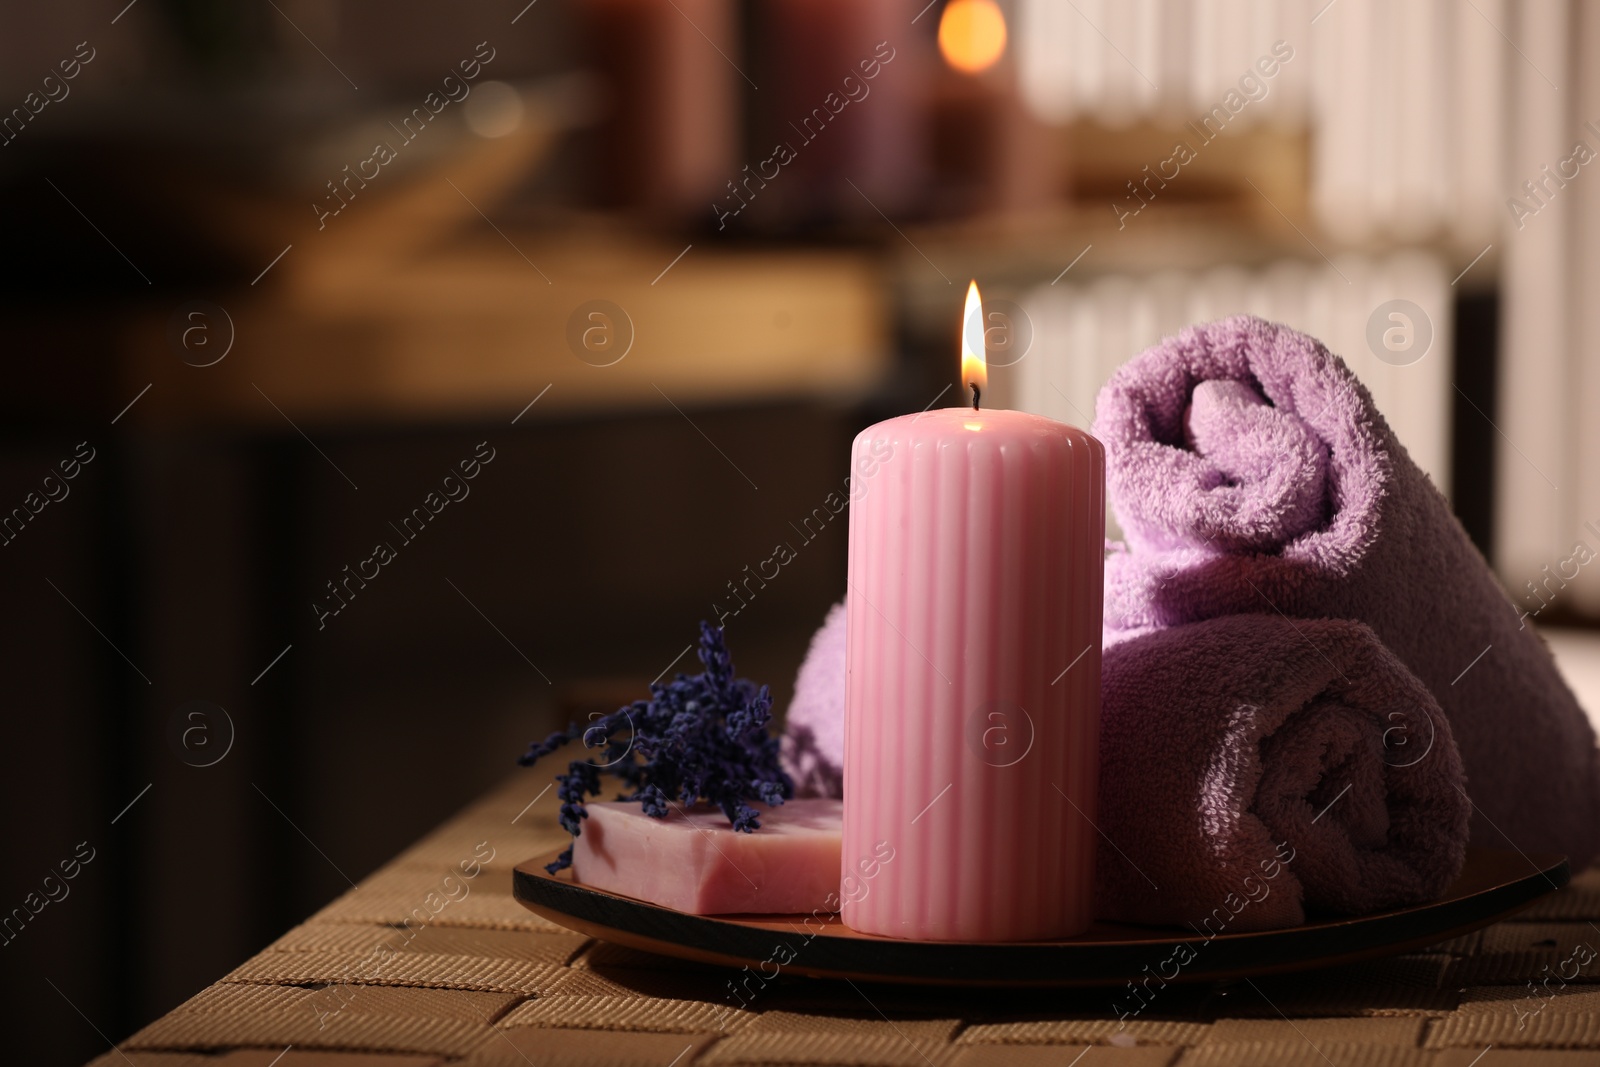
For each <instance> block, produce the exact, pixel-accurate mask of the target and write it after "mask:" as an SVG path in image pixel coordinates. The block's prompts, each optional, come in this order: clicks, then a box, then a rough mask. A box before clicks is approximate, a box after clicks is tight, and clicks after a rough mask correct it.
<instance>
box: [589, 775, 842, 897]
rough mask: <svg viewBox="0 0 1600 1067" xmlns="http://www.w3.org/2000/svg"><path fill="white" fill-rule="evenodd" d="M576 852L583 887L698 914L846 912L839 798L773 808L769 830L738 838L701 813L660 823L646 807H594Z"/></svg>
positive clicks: (723, 821)
mask: <svg viewBox="0 0 1600 1067" xmlns="http://www.w3.org/2000/svg"><path fill="white" fill-rule="evenodd" d="M584 806H585V807H586V808H588V811H589V818H588V819H586V820H585V821H584V824H583V833H581V834H580V835H578V840H577V842H576V844H575V845H574V846H573V850H572V873H573V875H574V876H575V877H576V878H577V880H578V881H579V882H581V883H582V884H584V885H590V886H594V887H595V888H596V889H604V890H607V891H608V892H612V893H621V894H623V895H625V896H630V897H636V898H638V899H639V900H644V901H648V902H650V903H651V904H659V905H661V906H662V907H664V908H673V909H676V910H677V911H684V912H688V913H690V914H691V915H734V914H793V913H796V912H810V911H814V910H823V911H837V910H838V908H839V836H840V828H841V823H842V819H843V806H842V805H841V803H840V802H839V801H837V800H823V799H807V800H791V801H789V802H788V803H786V804H784V805H782V806H781V807H777V808H769V807H767V806H766V805H765V804H756V805H754V807H755V808H756V809H757V810H759V811H760V812H761V829H759V830H756V831H755V832H754V833H748V834H741V833H735V832H734V830H733V829H732V828H731V827H730V826H729V825H728V820H727V818H726V817H725V816H724V815H723V814H722V812H721V811H719V810H717V809H715V808H710V807H700V808H693V809H690V810H689V812H688V813H687V816H685V814H684V813H683V812H681V811H676V810H675V811H674V812H673V813H672V814H671V815H669V816H667V817H666V818H665V819H652V818H651V817H650V816H648V815H646V814H645V813H644V811H643V810H642V809H641V808H640V806H639V805H638V804H637V803H632V802H625V801H609V802H604V803H598V804H586V805H584Z"/></svg>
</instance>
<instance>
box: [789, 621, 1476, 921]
mask: <svg viewBox="0 0 1600 1067" xmlns="http://www.w3.org/2000/svg"><path fill="white" fill-rule="evenodd" d="M843 634H844V612H843V610H842V606H841V607H836V608H835V609H834V610H833V611H832V612H830V613H829V615H828V620H827V622H826V623H824V624H823V627H822V629H821V630H820V631H818V633H817V635H816V637H815V638H813V639H812V643H811V651H810V653H809V654H808V655H807V658H806V661H805V664H804V665H803V666H802V667H801V669H800V676H799V678H798V680H797V682H796V685H795V702H794V704H793V705H792V706H791V708H790V711H789V724H788V734H787V735H786V737H785V745H784V752H785V757H786V759H787V760H789V761H790V762H789V763H788V766H787V769H788V770H789V772H790V773H791V774H792V775H794V777H795V781H796V783H797V790H798V789H804V790H806V791H807V792H808V794H809V795H820V796H838V795H839V793H840V788H841V783H842V780H843V776H842V774H841V767H842V765H843V760H844V747H843V739H842V736H841V731H840V727H841V726H842V723H843V720H844V651H843ZM1110 636H1111V637H1112V638H1113V639H1114V643H1108V647H1107V648H1106V650H1105V655H1104V659H1103V661H1102V667H1101V677H1102V701H1103V706H1102V710H1101V728H1100V760H1101V767H1100V811H1099V815H1098V817H1097V820H1096V821H1097V824H1098V825H1099V827H1100V829H1101V830H1102V831H1104V836H1103V837H1102V839H1101V846H1100V855H1099V857H1098V859H1097V869H1096V875H1095V877H1096V886H1095V896H1096V901H1097V905H1096V914H1097V915H1098V916H1099V917H1100V918H1103V919H1117V920H1124V921H1130V922H1146V923H1161V924H1168V925H1184V924H1191V923H1192V924H1194V925H1196V926H1200V927H1202V928H1203V930H1204V931H1207V932H1213V933H1214V932H1220V931H1219V930H1218V929H1217V924H1218V923H1224V924H1225V926H1226V929H1227V931H1228V932H1230V933H1238V932H1241V931H1244V930H1263V929H1272V928H1276V927H1282V926H1291V925H1295V924H1298V923H1300V922H1303V921H1304V918H1305V909H1306V908H1307V907H1311V908H1314V909H1317V910H1321V911H1336V912H1345V913H1351V914H1360V913H1363V912H1370V911H1375V910H1379V909H1382V908H1386V907H1398V906H1402V905H1407V904H1416V903H1421V902H1423V901H1426V900H1430V899H1433V898H1434V897H1436V896H1438V894H1439V893H1440V892H1441V891H1442V890H1443V889H1444V888H1445V887H1446V886H1447V885H1448V884H1449V882H1450V880H1451V879H1452V878H1453V877H1455V875H1456V874H1457V873H1458V872H1459V870H1460V867H1461V860H1462V855H1463V850H1464V847H1465V844H1466V836H1467V815H1468V810H1469V807H1468V803H1467V799H1466V795H1465V794H1464V793H1463V792H1461V788H1460V787H1461V762H1460V758H1459V756H1458V755H1457V752H1456V747H1455V742H1454V740H1453V739H1452V737H1451V735H1450V727H1449V724H1448V723H1447V722H1446V720H1445V718H1444V716H1443V715H1442V714H1441V713H1440V711H1439V705H1438V703H1437V702H1436V701H1435V700H1434V699H1433V697H1432V696H1431V695H1430V694H1429V693H1428V691H1427V689H1426V688H1425V687H1424V686H1423V685H1422V683H1421V682H1419V681H1418V680H1417V679H1416V677H1415V676H1413V675H1412V674H1411V672H1410V671H1408V670H1407V669H1406V668H1405V666H1404V665H1403V664H1401V663H1400V662H1399V660H1397V659H1395V657H1394V656H1393V655H1392V654H1390V653H1389V652H1388V651H1386V650H1385V649H1384V648H1383V646H1382V645H1381V644H1380V643H1379V642H1378V640H1377V638H1376V637H1374V636H1373V634H1372V631H1371V630H1369V629H1367V627H1365V626H1363V625H1362V624H1361V623H1358V622H1343V621H1338V620H1305V621H1301V622H1291V621H1289V620H1287V619H1285V618H1283V617H1281V616H1278V615H1275V614H1274V615H1233V616H1226V617H1223V618H1219V619H1215V620H1211V621H1208V622H1202V623H1194V624H1190V625H1187V626H1180V627H1174V628H1171V629H1161V630H1155V631H1151V632H1147V633H1143V634H1139V633H1124V634H1114V635H1110ZM1346 786H1348V787H1349V788H1348V789H1346V788H1345V787H1346ZM1158 887H1159V888H1158ZM1246 902H1248V903H1246ZM1218 909H1222V910H1218Z"/></svg>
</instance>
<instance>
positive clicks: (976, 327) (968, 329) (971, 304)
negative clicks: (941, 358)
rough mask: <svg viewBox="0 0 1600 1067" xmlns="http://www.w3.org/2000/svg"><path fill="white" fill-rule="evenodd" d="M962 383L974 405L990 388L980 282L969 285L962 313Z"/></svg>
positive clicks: (974, 405)
mask: <svg viewBox="0 0 1600 1067" xmlns="http://www.w3.org/2000/svg"><path fill="white" fill-rule="evenodd" d="M961 383H962V384H963V385H965V386H966V387H967V389H968V391H969V392H971V393H972V394H973V396H972V406H973V407H974V408H976V407H977V406H978V394H979V393H982V392H983V390H985V389H987V388H989V363H988V360H987V359H986V358H985V356H984V345H983V298H982V297H980V296H979V295H978V283H977V281H973V282H972V283H971V284H970V285H968V286H967V305H966V308H965V309H964V310H963V311H962V313H961Z"/></svg>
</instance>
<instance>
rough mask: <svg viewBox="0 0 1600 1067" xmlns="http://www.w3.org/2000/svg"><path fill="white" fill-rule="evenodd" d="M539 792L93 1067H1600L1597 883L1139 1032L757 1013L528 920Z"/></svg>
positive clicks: (1129, 1027)
mask: <svg viewBox="0 0 1600 1067" xmlns="http://www.w3.org/2000/svg"><path fill="white" fill-rule="evenodd" d="M535 786H536V783H535V781H534V779H533V777H532V776H531V775H527V776H523V777H519V778H517V779H514V780H513V781H511V782H509V783H508V784H507V785H506V786H505V787H503V788H501V789H499V790H496V791H495V792H493V793H491V794H490V795H489V796H487V797H485V798H484V799H483V800H481V801H479V802H478V803H477V804H475V805H473V806H472V807H470V808H468V809H467V810H466V811H464V812H462V813H461V814H460V815H458V816H457V817H456V818H454V819H452V820H451V821H450V822H449V823H447V824H446V825H445V826H443V827H441V828H440V829H438V830H436V831H435V832H433V833H432V834H430V835H428V836H427V837H426V838H424V839H423V840H421V841H419V842H418V843H417V844H416V845H414V846H413V847H412V848H410V849H408V850H407V851H406V852H405V853H403V854H402V855H400V856H399V857H397V858H396V859H395V860H394V861H393V862H392V863H390V864H389V865H388V866H386V867H384V868H383V869H382V870H380V871H377V872H375V873H374V874H373V875H371V876H370V877H369V878H367V879H366V880H365V882H364V883H363V884H362V885H361V886H360V887H358V888H356V889H353V890H351V891H350V892H349V893H347V894H345V895H344V896H343V897H341V898H339V899H338V900H336V901H334V902H333V903H332V904H330V905H328V906H327V907H326V908H324V909H323V910H322V911H320V912H318V913H317V914H316V915H313V916H312V917H311V918H310V919H309V920H307V921H306V922H305V923H304V924H303V925H301V926H297V927H295V928H294V929H293V930H291V931H289V932H288V933H287V934H285V935H284V936H283V937H281V938H279V939H278V940H277V941H276V942H274V943H273V944H272V945H270V946H268V947H267V949H266V950H265V951H263V952H262V953H260V954H259V955H257V956H255V957H254V958H253V959H250V960H247V961H245V962H244V963H243V964H241V965H240V966H239V967H238V968H236V969H235V970H234V971H232V972H231V973H229V974H228V975H226V976H224V977H223V978H222V980H221V981H219V982H218V983H217V984H216V985H214V986H212V987H210V988H209V989H206V990H204V991H203V992H201V993H200V994H198V995H197V996H195V997H194V998H192V999H191V1000H189V1001H188V1002H187V1003H185V1004H183V1005H181V1006H180V1007H179V1008H178V1009H177V1010H175V1011H173V1012H171V1013H170V1014H168V1015H166V1016H165V1017H163V1018H161V1019H158V1020H156V1021H155V1022H153V1023H151V1024H150V1025H149V1026H147V1027H145V1028H144V1029H143V1030H140V1031H139V1032H138V1033H136V1034H134V1035H133V1036H132V1037H130V1038H128V1039H127V1040H126V1041H124V1042H122V1043H121V1044H120V1045H119V1046H118V1047H117V1048H116V1049H113V1050H111V1051H108V1052H107V1053H106V1054H105V1055H103V1056H101V1057H99V1058H98V1059H96V1060H94V1061H93V1067H428V1065H434V1064H450V1065H452V1067H454V1065H460V1067H688V1065H689V1064H697V1065H719V1067H734V1065H739V1064H786V1065H810V1064H874V1065H884V1067H894V1065H904V1067H985V1065H990V1064H994V1065H1002V1064H1004V1065H1020V1067H1030V1065H1033V1064H1039V1065H1044V1064H1050V1065H1052V1067H1066V1065H1068V1064H1071V1065H1073V1067H1097V1065H1099V1067H1173V1065H1179V1067H1195V1065H1213V1064H1215V1065H1224V1064H1226V1065H1238V1067H1249V1065H1255V1064H1260V1065H1263V1067H1302V1065H1303V1067H1333V1065H1340V1067H1342V1065H1344V1064H1357V1063H1359V1064H1380V1065H1395V1067H1411V1065H1427V1067H1516V1065H1524V1064H1526V1065H1529V1067H1578V1065H1580V1064H1582V1065H1587V1067H1593V1065H1596V1064H1600V958H1596V957H1597V953H1600V870H1597V871H1593V872H1589V873H1587V874H1583V875H1580V876H1578V877H1577V878H1576V879H1575V880H1574V883H1573V885H1572V886H1571V887H1570V888H1568V889H1566V890H1564V891H1562V892H1561V893H1558V894H1555V895H1553V896H1551V897H1549V898H1546V899H1545V900H1542V901H1540V902H1539V903H1537V904H1536V905H1535V906H1534V907H1533V908H1532V909H1530V910H1529V911H1527V912H1524V913H1522V914H1521V915H1519V916H1517V918H1516V919H1515V920H1514V921H1511V922H1504V923H1500V924H1498V925H1496V926H1493V927H1490V928H1489V929H1487V930H1483V931H1479V932H1477V933H1473V934H1470V935H1467V936H1465V937H1460V938H1456V939H1454V940H1451V941H1447V942H1444V943H1442V944H1439V945H1435V946H1432V947H1431V948H1429V949H1426V950H1424V951H1421V952H1416V953H1413V954H1411V955H1407V956H1399V957H1394V958H1391V959H1387V960H1382V961H1378V962H1374V963H1368V964H1362V965H1359V966H1355V967H1341V968H1337V969H1332V970H1325V971H1318V972H1313V973H1309V974H1300V975H1287V976H1277V977H1267V978H1259V979H1256V980H1254V981H1246V982H1240V983H1238V984H1236V985H1230V986H1224V987H1209V986H1208V987H1204V988H1189V987H1183V986H1169V987H1167V988H1165V989H1163V990H1161V991H1160V992H1159V994H1158V995H1157V997H1156V999H1155V1000H1154V1001H1153V1002H1152V1003H1151V1004H1150V1005H1149V1006H1148V1007H1147V1009H1146V1010H1145V1011H1144V1012H1142V1013H1140V1014H1139V1015H1138V1017H1137V1018H1133V1019H1130V1020H1128V1021H1127V1022H1125V1023H1119V1022H1118V1020H1117V1017H1116V1013H1115V1012H1114V1011H1113V1010H1112V1008H1111V1002H1112V1000H1113V999H1115V997H1116V995H1117V994H1116V992H1115V991H1110V992H1107V991H1081V990H1070V991H1062V990H1053V991H1025V992H1014V991H1013V992H1007V991H981V990H942V989H908V988H897V987H890V986H877V985H866V984H855V985H852V984H849V983H833V982H822V981H815V980H810V979H805V978H798V977H790V976H784V975H780V976H779V977H778V978H776V979H774V980H773V981H772V982H770V983H769V984H767V985H766V986H764V987H763V988H761V989H759V990H758V991H756V992H755V993H754V994H753V995H751V994H748V993H747V994H745V996H744V999H743V1000H742V1001H741V1000H740V999H739V998H737V997H735V996H734V995H733V994H732V993H731V992H730V990H729V986H728V980H729V978H730V977H731V972H727V971H720V970H717V969H715V968H710V967H701V966H697V965H693V964H685V963H682V962H679V961H676V960H669V959H665V958H662V957H657V956H651V955H646V954H644V953H640V952H635V951H632V950H630V949H625V948H621V947H618V946H615V945H608V944H603V943H599V942H594V941H591V940H589V939H587V938H584V937H581V936H579V935H577V934H573V933H570V932H568V931H566V930H564V929H562V928H561V927H558V926H555V925H553V924H551V923H549V922H547V921H545V920H543V919H540V918H538V917H537V916H535V915H533V914H532V913H531V912H529V911H527V910H526V909H525V908H523V907H522V906H521V905H519V904H518V903H517V902H516V901H515V900H514V899H513V898H512V896H511V868H512V867H513V866H514V865H515V864H517V863H519V862H521V861H522V860H524V859H526V858H527V857H529V856H531V855H534V854H536V853H539V852H544V851H548V850H550V849H553V848H556V847H558V846H559V845H560V844H562V841H563V835H562V834H561V832H560V830H559V828H558V827H557V826H556V824H555V811H556V802H555V799H554V797H553V795H551V794H549V793H546V794H545V795H544V796H543V797H542V798H541V799H539V800H538V801H537V802H536V803H534V804H533V805H532V806H529V800H530V799H531V798H532V797H533V796H534V794H536V793H537V792H538V789H537V788H536V787H535ZM1585 959H1587V960H1589V961H1590V962H1589V963H1588V964H1587V965H1585V966H1583V967H1582V968H1581V971H1580V972H1579V973H1578V975H1577V977H1575V978H1573V979H1571V980H1570V981H1567V982H1565V983H1563V981H1562V979H1561V977H1560V974H1561V973H1563V972H1564V973H1566V974H1569V975H1570V974H1572V973H1573V972H1574V969H1575V968H1576V962H1575V960H1585ZM1563 965H1564V966H1563Z"/></svg>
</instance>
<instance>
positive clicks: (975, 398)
mask: <svg viewBox="0 0 1600 1067" xmlns="http://www.w3.org/2000/svg"><path fill="white" fill-rule="evenodd" d="M967 387H968V388H970V389H971V390H972V410H973V411H977V410H978V397H979V396H981V395H982V393H981V392H980V391H979V389H978V383H977V382H968V383H967Z"/></svg>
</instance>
